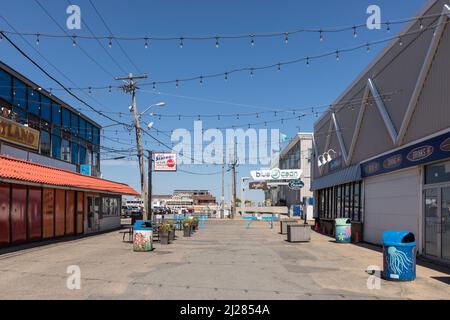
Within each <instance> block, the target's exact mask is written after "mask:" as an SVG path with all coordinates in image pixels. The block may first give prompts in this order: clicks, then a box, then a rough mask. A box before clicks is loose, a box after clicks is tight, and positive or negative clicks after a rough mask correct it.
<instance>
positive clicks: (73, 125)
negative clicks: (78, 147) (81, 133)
mask: <svg viewBox="0 0 450 320" xmlns="http://www.w3.org/2000/svg"><path fill="white" fill-rule="evenodd" d="M70 122H71V133H72V136H78V127H79V126H80V124H79V123H78V116H77V115H76V114H75V113H72V114H71V121H70Z"/></svg>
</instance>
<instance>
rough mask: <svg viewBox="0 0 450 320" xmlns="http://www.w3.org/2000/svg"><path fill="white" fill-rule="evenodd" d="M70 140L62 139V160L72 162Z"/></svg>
mask: <svg viewBox="0 0 450 320" xmlns="http://www.w3.org/2000/svg"><path fill="white" fill-rule="evenodd" d="M70 151H71V150H70V141H69V140H67V139H62V140H61V160H64V161H67V162H71V161H72V158H71V156H70Z"/></svg>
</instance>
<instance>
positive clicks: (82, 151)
mask: <svg viewBox="0 0 450 320" xmlns="http://www.w3.org/2000/svg"><path fill="white" fill-rule="evenodd" d="M80 164H86V148H85V147H83V146H80Z"/></svg>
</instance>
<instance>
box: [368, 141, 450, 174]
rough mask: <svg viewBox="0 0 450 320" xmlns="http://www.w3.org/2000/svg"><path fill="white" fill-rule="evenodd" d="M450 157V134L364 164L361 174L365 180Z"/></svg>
mask: <svg viewBox="0 0 450 320" xmlns="http://www.w3.org/2000/svg"><path fill="white" fill-rule="evenodd" d="M449 157H450V132H448V133H445V134H443V135H440V136H438V137H435V138H432V139H429V140H426V141H423V142H420V143H416V144H414V145H412V146H409V147H406V148H403V149H400V150H398V151H395V152H391V153H389V154H387V155H384V156H382V157H379V158H376V159H374V160H370V161H368V162H365V163H362V164H361V169H362V170H361V174H362V177H363V178H365V177H370V176H375V175H378V174H383V173H388V172H392V171H395V170H400V169H405V168H409V167H413V166H417V165H420V164H424V163H429V162H433V161H437V160H441V159H446V158H449Z"/></svg>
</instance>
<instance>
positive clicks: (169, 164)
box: [153, 152, 177, 172]
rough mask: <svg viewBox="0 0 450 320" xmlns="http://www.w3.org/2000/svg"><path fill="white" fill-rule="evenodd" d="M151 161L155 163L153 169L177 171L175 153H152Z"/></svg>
mask: <svg viewBox="0 0 450 320" xmlns="http://www.w3.org/2000/svg"><path fill="white" fill-rule="evenodd" d="M153 161H154V164H155V166H154V170H155V171H169V172H175V171H177V154H176V153H168V152H160V153H154V156H153Z"/></svg>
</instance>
